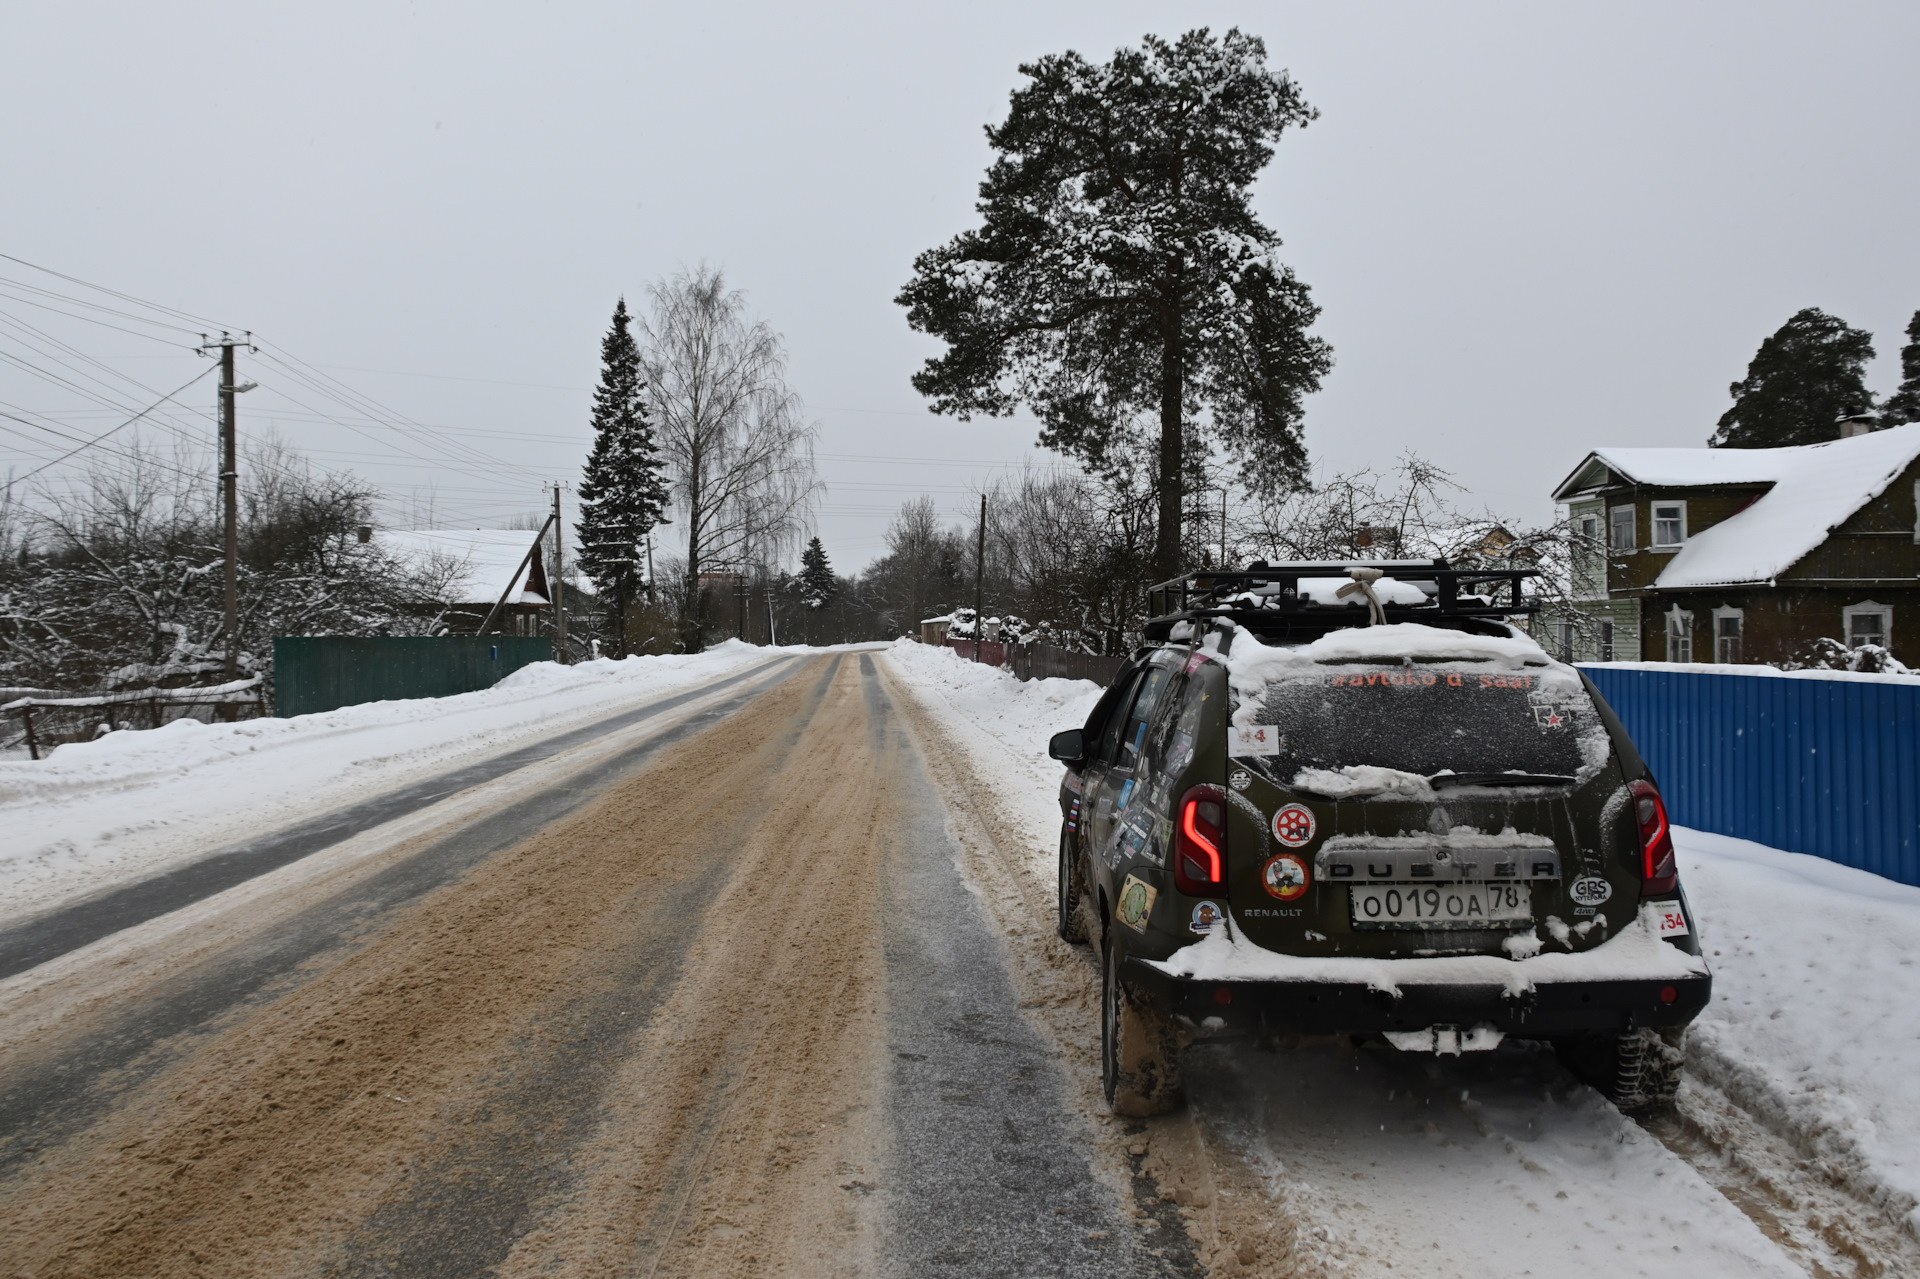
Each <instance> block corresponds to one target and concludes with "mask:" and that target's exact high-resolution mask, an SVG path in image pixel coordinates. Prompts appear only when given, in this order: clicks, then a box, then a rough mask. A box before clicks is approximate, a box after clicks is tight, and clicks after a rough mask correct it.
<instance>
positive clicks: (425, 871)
mask: <svg viewBox="0 0 1920 1279" xmlns="http://www.w3.org/2000/svg"><path fill="white" fill-rule="evenodd" d="M669 748H670V749H669ZM946 821H947V815H946V813H945V811H944V810H943V809H942V807H941V801H940V798H939V795H938V793H937V792H936V790H935V789H934V788H933V786H932V785H931V784H930V782H929V780H928V777H927V775H926V774H925V773H924V771H923V770H922V767H921V763H920V757H919V755H918V753H917V752H916V750H915V749H914V746H913V743H912V741H911V740H910V738H909V736H908V735H907V733H906V731H905V727H904V724H903V720H902V717H901V715H900V714H899V711H898V709H897V703H896V698H895V695H894V693H893V692H892V691H890V689H889V687H888V685H887V684H886V682H885V681H884V680H883V678H882V676H881V672H880V669H879V666H878V664H877V663H876V662H875V661H874V659H873V657H871V656H869V655H864V654H858V655H845V656H832V657H821V658H814V659H811V660H805V661H802V662H799V663H796V664H795V665H794V667H793V668H792V669H791V672H790V674H787V675H786V676H785V677H784V678H781V677H778V676H776V678H775V680H774V682H772V683H771V685H770V686H766V687H760V688H756V687H742V688H734V689H728V690H722V691H720V692H717V693H713V694H711V695H709V696H706V697H695V698H693V699H691V700H689V701H688V702H686V703H685V704H684V705H682V706H679V707H677V708H675V710H674V711H673V712H671V713H665V714H662V715H660V716H658V717H656V718H654V719H653V720H651V721H650V722H648V723H646V724H644V725H630V726H628V727H627V728H626V729H625V730H623V731H622V732H620V733H611V734H606V735H602V736H600V737H598V738H596V739H594V740H592V741H588V742H582V743H580V744H578V745H577V746H576V747H575V748H574V749H573V750H572V751H568V752H562V753H561V754H559V755H550V756H548V757H546V758H543V759H540V760H536V761H531V762H528V763H527V764H526V766H525V767H522V768H520V769H517V770H514V771H511V772H507V773H505V774H502V775H500V776H498V777H494V778H492V779H490V780H487V781H485V782H483V783H481V784H479V785H477V786H475V787H472V788H470V789H468V790H465V791H462V792H460V793H459V794H456V795H453V796H451V797H449V798H446V799H443V800H441V801H440V802H439V803H438V804H435V805H432V806H430V807H428V808H426V809H425V810H422V811H419V812H413V813H410V814H405V815H400V816H396V817H393V818H392V819H391V820H389V821H387V822H385V823H382V824H377V825H375V826H373V827H371V828H369V829H366V830H363V831H360V832H358V833H356V834H354V835H352V836H351V837H350V838H348V839H346V840H344V841H341V842H339V843H337V844H335V845H334V846H332V847H330V848H328V849H325V850H323V851H320V852H314V853H310V854H309V855H308V856H307V857H304V858H301V859H299V860H296V861H292V862H290V863H288V864H286V865H282V866H279V867H278V868H276V869H271V870H268V871H266V873H264V874H260V875H257V876H254V877H252V878H249V879H247V880H245V881H244V882H241V883H237V884H234V885H232V886H229V887H227V888H225V889H224V890H223V891H219V892H216V893H214V894H212V895H210V896H206V897H204V899H202V900H199V901H197V902H195V903H194V904H191V905H188V906H185V907H184V908H181V909H177V910H174V911H172V912H170V913H166V914H162V915H159V916H157V917H154V918H151V919H148V920H146V921H145V922H140V923H136V924H135V925H134V926H132V927H130V928H127V929H125V930H122V931H120V932H117V933H114V934H112V935H111V936H107V937H103V938H100V939H98V940H95V941H93V942H91V943H90V944H86V945H83V946H81V947H79V948H77V949H73V950H71V951H69V952H68V953H66V954H64V955H61V956H60V957H58V958H55V959H52V960H51V961H49V962H45V963H42V964H39V965H38V966H36V967H33V968H31V969H28V970H27V971H24V972H22V973H20V974H18V975H16V976H15V977H13V978H11V979H10V980H8V981H6V982H4V983H0V1177H4V1180H3V1181H0V1256H4V1257H5V1258H6V1264H7V1270H8V1273H9V1274H21V1275H35V1276H43V1275H74V1276H79V1275H88V1276H94V1275H107V1274H116V1275H117V1274H142V1275H145V1274H154V1275H171V1274H189V1273H191V1274H197V1275H259V1274H275V1275H278V1274H316V1273H319V1274H340V1275H360V1274H366V1275H373V1274H402V1275H449V1276H452V1275H461V1276H466V1275H476V1274H482V1273H489V1272H492V1273H499V1274H531V1273H540V1274H563V1275H599V1274H641V1275H696V1274H697V1275H736V1274H737V1275H749V1274H762V1273H765V1274H777V1273H791V1274H899V1275H922V1274H939V1273H948V1274H961V1275H989V1274H990V1275H1022V1274H1033V1275H1046V1274H1100V1275H1114V1274H1120V1275H1141V1276H1150V1275H1176V1274H1190V1273H1198V1271H1197V1269H1196V1268H1195V1267H1194V1265H1193V1263H1192V1257H1191V1252H1190V1248H1188V1246H1187V1245H1186V1244H1185V1241H1184V1237H1183V1234H1182V1231H1181V1228H1180V1224H1179V1218H1178V1216H1177V1214H1176V1213H1175V1211H1174V1209H1173V1208H1172V1206H1171V1205H1170V1204H1167V1205H1162V1204H1161V1202H1160V1201H1159V1200H1158V1198H1157V1197H1156V1196H1154V1195H1152V1194H1151V1193H1150V1191H1151V1183H1150V1182H1140V1183H1137V1184H1136V1183H1132V1182H1130V1180H1129V1178H1128V1177H1127V1176H1126V1170H1125V1167H1124V1162H1123V1161H1124V1156H1116V1154H1115V1152H1114V1151H1113V1149H1112V1143H1111V1142H1103V1140H1102V1138H1101V1136H1100V1134H1099V1131H1098V1130H1099V1127H1100V1125H1099V1122H1098V1121H1097V1120H1096V1119H1094V1118H1093V1117H1090V1116H1089V1115H1088V1114H1087V1113H1086V1112H1085V1110H1084V1108H1083V1107H1082V1106H1080V1105H1079V1104H1078V1098H1077V1096H1076V1094H1075V1092H1074V1083H1073V1082H1072V1081H1070V1080H1069V1079H1068V1077H1067V1076H1066V1075H1064V1074H1063V1073H1062V1072H1061V1071H1060V1069H1059V1065H1058V1063H1057V1061H1056V1060H1055V1054H1054V1050H1053V1049H1052V1047H1051V1045H1050V1043H1049V1042H1048V1040H1047V1038H1046V1036H1045V1034H1044V1032H1043V1030H1042V1029H1041V1028H1040V1027H1038V1026H1037V1025H1035V1024H1034V1023H1033V1022H1031V1021H1029V1019H1028V1018H1027V1017H1026V1016H1025V1015H1024V1014H1023V1011H1022V1009H1021V1008H1020V1006H1019V1005H1020V1002H1021V1001H1020V995H1019V991H1018V986H1017V983H1016V981H1015V979H1014V976H1013V974H1012V972H1011V970H1010V968H1009V965H1008V953H1009V952H1008V951H1007V950H1006V948H1005V946H1004V945H1003V943H1002V941H1001V939H1000V937H999V936H998V934H997V932H996V929H995V927H994V924H993V922H992V920H991V917H990V916H989V914H988V913H987V912H986V911H984V910H983V909H982V908H981V905H980V903H979V900H978V898H977V897H976V896H975V895H974V894H973V893H972V892H971V891H970V890H969V887H968V885H967V883H966V881H965V879H964V878H963V876H962V874H961V871H960V868H959V855H958V850H957V848H956V847H955V845H954V844H953V842H952V840H951V839H950V837H949V835H948V833H947V830H946ZM1137 1196H1139V1197H1143V1202H1144V1203H1145V1205H1146V1207H1145V1208H1142V1207H1140V1206H1137V1204H1136V1197H1137Z"/></svg>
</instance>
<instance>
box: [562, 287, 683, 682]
mask: <svg viewBox="0 0 1920 1279" xmlns="http://www.w3.org/2000/svg"><path fill="white" fill-rule="evenodd" d="M629 323H630V317H629V316H628V314H627V300H626V299H625V298H621V299H620V301H619V302H618V303H617V304H615V306H614V308H613V325H612V327H611V328H609V329H608V330H607V336H606V337H605V338H603V339H602V340H601V342H600V385H599V386H598V387H597V388H595V390H594V392H593V451H592V453H590V454H589V455H588V457H587V466H586V473H585V475H584V476H582V477H581V481H580V518H579V520H578V521H577V522H576V523H575V524H574V530H575V531H576V532H577V533H578V534H579V537H580V568H581V571H582V572H584V573H585V574H586V575H587V576H588V577H590V578H592V579H593V584H594V586H595V587H596V588H597V589H598V590H599V592H600V597H601V599H602V600H603V601H610V602H611V604H612V608H611V609H603V610H602V616H604V617H606V618H607V630H608V631H609V632H610V636H609V637H610V638H611V639H612V640H613V641H614V647H615V648H616V650H617V651H618V652H620V653H621V654H623V655H624V654H625V652H626V635H627V607H628V605H629V603H630V602H631V601H632V599H633V595H634V588H635V585H636V584H637V583H638V581H639V576H640V575H639V569H640V549H639V548H640V541H641V539H642V538H644V537H646V535H647V534H648V533H649V532H651V531H652V530H653V528H654V526H655V525H657V524H664V523H665V522H666V521H665V520H664V519H663V518H662V512H663V511H664V510H665V509H666V505H667V496H668V489H667V480H666V476H665V474H664V468H663V467H662V464H661V460H660V449H659V446H658V445H657V444H655V442H654V438H653V424H652V423H651V422H650V421H648V419H647V405H646V398H645V397H646V389H647V387H646V383H645V382H642V381H641V380H640V348H639V347H638V346H636V345H635V344H634V340H633V335H632V333H630V332H629V331H628V325H629Z"/></svg>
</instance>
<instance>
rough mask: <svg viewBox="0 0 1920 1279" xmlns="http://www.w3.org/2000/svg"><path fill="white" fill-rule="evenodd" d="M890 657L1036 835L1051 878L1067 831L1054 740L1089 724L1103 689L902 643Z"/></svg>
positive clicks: (1037, 854)
mask: <svg viewBox="0 0 1920 1279" xmlns="http://www.w3.org/2000/svg"><path fill="white" fill-rule="evenodd" d="M886 660H887V661H888V662H890V663H892V664H893V666H894V669H896V670H897V671H899V672H900V674H901V675H902V677H903V678H904V680H905V682H906V683H907V684H908V685H909V686H911V687H912V689H913V691H914V692H915V693H917V694H919V695H920V696H921V697H922V698H923V699H924V700H925V701H926V702H927V703H928V705H929V707H930V708H931V709H932V710H933V711H934V713H935V715H936V716H938V718H939V719H940V720H941V722H942V724H943V725H945V727H946V728H947V729H948V730H949V731H950V732H951V734H952V739H953V741H954V742H955V743H956V744H958V745H959V747H960V748H961V749H962V750H963V751H965V752H966V754H967V758H968V760H969V761H970V762H971V763H972V764H973V766H974V768H975V770H976V771H977V772H978V773H979V774H980V776H982V777H985V778H989V779H991V781H992V782H993V784H994V793H995V798H997V799H999V800H1001V801H1002V802H1004V803H1005V804H1006V805H1007V807H1008V810H1009V811H1010V812H1011V813H1012V814H1014V815H1015V816H1017V817H1018V819H1019V821H1020V827H1021V829H1022V830H1027V831H1031V832H1033V843H1032V845H1031V847H1030V848H1029V849H1028V850H1027V851H1028V852H1029V854H1030V855H1031V856H1032V857H1033V858H1034V861H1035V865H1036V866H1037V867H1039V868H1040V869H1041V870H1042V871H1043V873H1045V874H1046V875H1048V876H1049V877H1050V876H1052V874H1053V861H1054V857H1055V856H1056V854H1057V850H1056V849H1055V847H1054V842H1053V841H1054V836H1055V834H1056V833H1057V832H1058V831H1059V829H1060V809H1059V807H1058V801H1057V796H1058V794H1059V791H1060V775H1061V772H1062V771H1063V770H1062V769H1061V767H1060V765H1059V764H1058V763H1057V762H1055V761H1054V760H1052V759H1051V758H1049V757H1048V755H1047V739H1048V738H1050V737H1052V736H1053V735H1054V734H1055V733H1058V732H1060V731H1061V730H1062V729H1067V728H1078V727H1080V726H1081V725H1082V724H1084V723H1086V720H1087V713H1088V712H1089V711H1091V710H1092V709H1093V704H1094V703H1095V702H1097V701H1099V700H1100V692H1101V686H1100V685H1098V684H1095V683H1094V682H1093V681H1091V680H1084V679H1039V680H1027V681H1022V680H1017V679H1015V678H1014V677H1013V674H1012V672H1010V671H1007V670H1005V669H1003V668H1001V667H998V666H982V665H980V664H978V663H975V662H969V661H966V660H964V659H963V658H961V656H960V655H959V654H958V653H956V652H955V651H954V650H953V649H950V648H945V647H936V646H934V645H930V644H916V643H914V642H913V641H912V640H906V639H903V640H897V641H895V642H894V644H893V646H892V647H891V648H889V649H887V650H886Z"/></svg>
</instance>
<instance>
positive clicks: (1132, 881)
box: [1115, 875, 1160, 933]
mask: <svg viewBox="0 0 1920 1279" xmlns="http://www.w3.org/2000/svg"><path fill="white" fill-rule="evenodd" d="M1159 895H1160V890H1159V889H1157V888H1155V887H1154V886H1153V885H1152V884H1149V883H1147V881H1145V880H1144V879H1141V878H1140V877H1139V876H1137V875H1129V876H1127V882H1126V883H1124V884H1122V885H1120V909H1119V910H1117V911H1116V912H1115V914H1117V915H1118V916H1119V917H1120V922H1121V923H1123V924H1125V925H1126V926H1127V927H1128V928H1131V929H1133V931H1134V932H1136V933H1144V932H1146V931H1147V916H1149V915H1151V914H1152V913H1153V899H1154V898H1156V897H1158V896H1159Z"/></svg>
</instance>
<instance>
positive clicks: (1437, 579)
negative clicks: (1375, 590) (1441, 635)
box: [1146, 559, 1540, 640]
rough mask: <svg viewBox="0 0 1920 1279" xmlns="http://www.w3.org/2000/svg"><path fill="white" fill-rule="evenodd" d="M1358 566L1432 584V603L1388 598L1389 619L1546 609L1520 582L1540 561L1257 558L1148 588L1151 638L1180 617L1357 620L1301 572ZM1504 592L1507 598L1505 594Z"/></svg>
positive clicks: (1268, 622)
mask: <svg viewBox="0 0 1920 1279" xmlns="http://www.w3.org/2000/svg"><path fill="white" fill-rule="evenodd" d="M1356 568H1371V569H1378V570H1380V572H1381V574H1382V575H1383V576H1385V577H1390V578H1392V579H1393V580H1394V581H1396V582H1405V583H1407V584H1409V585H1413V586H1420V587H1422V588H1427V587H1431V588H1432V589H1431V590H1430V591H1429V592H1428V602H1427V603H1425V604H1414V605H1409V604H1386V603H1383V604H1382V606H1381V612H1382V613H1383V614H1384V615H1385V617H1386V620H1387V621H1389V622H1419V621H1427V620H1431V619H1434V618H1436V617H1446V618H1484V619H1487V620H1489V621H1493V620H1499V619H1502V618H1507V617H1513V616H1516V615H1531V614H1534V613H1538V612H1539V611H1540V606H1539V604H1537V603H1535V602H1533V601H1531V600H1528V599H1527V598H1526V597H1525V596H1524V595H1523V594H1522V593H1521V588H1520V584H1521V582H1522V581H1524V580H1525V579H1527V578H1529V577H1539V576H1540V570H1539V569H1534V568H1498V569H1487V568H1472V569H1468V568H1454V567H1452V566H1451V565H1449V564H1448V563H1447V561H1446V560H1444V559H1432V560H1347V561H1341V562H1336V563H1327V564H1308V563H1284V564H1264V565H1263V564H1257V563H1256V565H1255V566H1254V567H1250V568H1244V569H1234V570H1232V571H1227V570H1220V571H1216V572H1208V571H1205V570H1202V571H1200V572H1195V573H1187V574H1183V575H1182V576H1180V577H1176V578H1174V579H1173V580H1171V581H1167V582H1161V583H1160V584H1159V585H1157V586H1153V587H1150V588H1148V591H1147V623H1146V634H1147V638H1148V639H1150V640H1156V639H1165V638H1166V637H1167V634H1168V632H1169V631H1171V630H1172V629H1173V626H1174V624H1175V623H1178V622H1183V621H1192V622H1198V621H1205V620H1208V619H1212V618H1219V617H1224V618H1230V619H1231V620H1233V621H1234V622H1235V623H1236V624H1238V625H1241V626H1244V627H1246V628H1247V629H1248V630H1251V631H1256V632H1258V631H1260V630H1263V629H1268V628H1273V627H1282V628H1285V627H1290V626H1294V625H1297V624H1299V623H1302V622H1313V623H1334V624H1340V625H1345V624H1351V623H1347V622H1345V621H1344V619H1346V618H1348V617H1351V616H1352V615H1351V614H1349V613H1348V612H1347V610H1346V607H1345V606H1342V607H1339V608H1329V607H1327V606H1325V605H1320V604H1315V603H1313V602H1312V601H1311V600H1309V599H1303V598H1302V597H1301V595H1300V579H1301V578H1303V577H1323V578H1324V577H1334V578H1351V577H1352V570H1353V569H1356ZM1503 587H1504V588H1505V590H1504V592H1503V591H1502V589H1501V588H1503ZM1268 588H1277V589H1273V590H1269V589H1268ZM1249 591H1259V592H1260V594H1261V595H1262V597H1263V598H1262V600H1261V602H1260V603H1259V604H1252V603H1248V602H1246V601H1239V600H1236V599H1235V597H1237V596H1240V595H1244V594H1246V593H1247V592H1249ZM1503 593H1504V594H1505V595H1506V597H1507V600H1506V602H1502V601H1501V600H1500V596H1501V594H1503ZM1362 616H1365V614H1364V613H1363V614H1362ZM1356 620H1357V619H1356Z"/></svg>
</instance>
